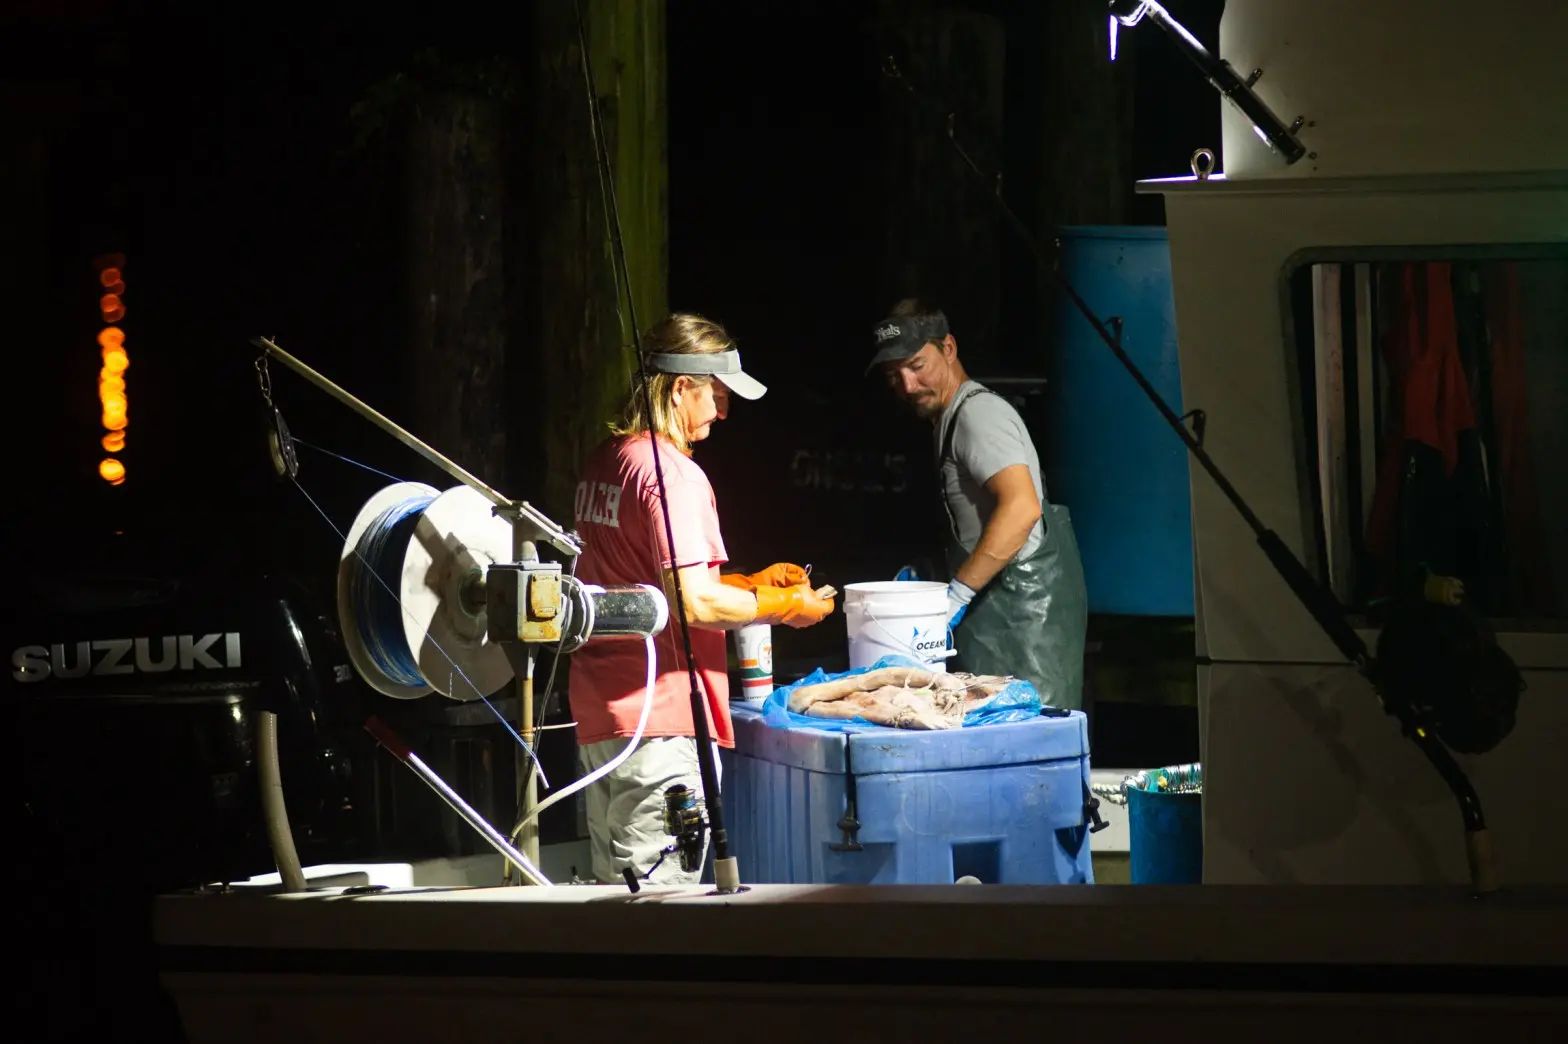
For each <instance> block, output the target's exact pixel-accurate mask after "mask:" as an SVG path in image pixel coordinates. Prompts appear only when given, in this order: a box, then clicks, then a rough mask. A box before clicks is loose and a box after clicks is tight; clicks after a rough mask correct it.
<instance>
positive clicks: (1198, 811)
mask: <svg viewBox="0 0 1568 1044" xmlns="http://www.w3.org/2000/svg"><path fill="white" fill-rule="evenodd" d="M1127 833H1128V855H1129V860H1128V861H1129V863H1130V864H1131V866H1130V871H1131V879H1132V883H1133V884H1202V883H1203V795H1202V794H1163V793H1160V792H1159V791H1149V790H1140V789H1138V788H1136V787H1129V788H1127Z"/></svg>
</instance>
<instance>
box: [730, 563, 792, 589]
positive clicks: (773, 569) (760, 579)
mask: <svg viewBox="0 0 1568 1044" xmlns="http://www.w3.org/2000/svg"><path fill="white" fill-rule="evenodd" d="M810 580H811V573H810V571H809V570H807V569H806V568H805V567H804V566H798V565H795V564H794V563H793V562H774V563H773V564H772V565H770V566H768V568H766V569H763V570H760V571H758V572H755V573H726V574H724V575H722V576H720V577H719V583H721V584H724V585H726V586H728V587H737V588H739V589H740V590H742V591H755V590H756V589H757V588H759V587H796V586H798V585H800V584H804V583H809V582H810Z"/></svg>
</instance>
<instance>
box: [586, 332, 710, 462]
mask: <svg viewBox="0 0 1568 1044" xmlns="http://www.w3.org/2000/svg"><path fill="white" fill-rule="evenodd" d="M734 347H735V342H734V341H732V340H730V335H729V334H728V333H726V332H725V330H724V327H722V326H720V325H719V324H718V323H716V322H714V321H713V320H711V319H704V318H703V317H702V316H700V315H692V314H690V313H688V312H676V313H675V314H674V315H671V316H668V317H667V318H665V319H663V320H661V321H660V322H658V323H656V324H655V325H654V326H653V327H652V328H651V329H650V330H649V331H648V332H647V333H646V334H645V335H644V336H643V350H644V351H647V352H656V353H659V354H662V355H711V354H714V353H716V352H727V351H729V350H730V349H732V348H734ZM685 376H686V379H687V380H688V381H690V382H691V383H692V384H694V385H699V386H700V385H704V384H707V383H709V382H710V381H712V380H713V378H712V377H705V376H698V375H685ZM679 379H680V376H679V375H676V374H673V373H651V374H649V375H648V398H650V399H652V400H653V416H652V417H651V418H650V417H649V415H648V408H647V404H646V403H645V402H644V400H643V394H642V388H641V387H633V388H632V389H631V392H630V393H629V394H628V395H627V397H626V402H625V404H624V405H622V406H621V411H620V414H619V415H618V416H617V417H616V419H615V420H614V421H612V422H611V424H610V431H611V433H613V434H615V435H640V434H642V433H643V432H645V431H652V432H655V433H657V434H658V435H660V436H662V437H664V438H665V439H668V440H669V441H670V442H671V443H672V444H673V445H674V446H675V448H676V449H678V450H680V451H681V452H682V453H689V452H690V451H691V433H690V432H688V431H686V429H685V426H684V425H683V424H681V421H680V417H679V416H677V415H676V413H675V382H676V381H677V380H679Z"/></svg>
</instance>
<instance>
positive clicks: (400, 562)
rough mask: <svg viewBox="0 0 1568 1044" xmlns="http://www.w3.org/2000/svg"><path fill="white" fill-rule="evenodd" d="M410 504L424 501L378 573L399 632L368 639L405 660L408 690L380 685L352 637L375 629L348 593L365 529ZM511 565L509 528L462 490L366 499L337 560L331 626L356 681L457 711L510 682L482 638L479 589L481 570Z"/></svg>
mask: <svg viewBox="0 0 1568 1044" xmlns="http://www.w3.org/2000/svg"><path fill="white" fill-rule="evenodd" d="M414 498H433V499H431V500H430V503H429V504H428V505H427V506H426V507H425V508H424V509H423V510H422V511H421V512H419V518H418V521H417V522H416V523H414V528H413V533H412V536H411V537H410V538H409V539H408V541H407V543H406V544H405V545H404V546H403V547H401V548H390V547H389V548H386V549H385V551H386V554H385V555H384V556H383V559H382V561H383V562H384V563H388V564H390V568H385V567H384V568H383V569H382V572H381V579H382V580H383V581H385V583H386V585H387V586H388V587H390V588H391V589H392V592H394V593H395V595H396V597H397V601H398V603H399V605H400V606H401V612H400V613H399V614H398V616H399V618H400V620H401V627H402V629H401V633H400V634H377V635H376V637H377V638H378V640H379V643H380V644H382V645H383V646H385V647H387V648H389V649H390V650H392V652H393V653H394V654H395V655H397V656H399V658H404V657H406V656H411V657H412V662H413V663H415V664H417V667H418V673H419V675H420V677H421V678H422V680H423V681H422V684H418V685H409V684H406V682H400V681H397V680H394V679H393V678H391V677H389V676H388V674H387V672H386V671H385V670H383V669H382V668H381V667H379V666H378V665H377V663H376V660H375V658H374V657H373V656H372V655H371V652H370V650H369V649H368V648H367V647H366V643H365V638H364V633H363V632H362V630H361V628H362V626H365V625H366V623H367V621H368V623H369V624H376V622H377V621H376V620H375V618H374V617H372V616H370V614H367V612H366V610H367V608H368V606H367V604H366V600H365V599H364V596H363V588H364V586H365V585H364V584H363V583H361V584H359V585H358V586H359V587H360V588H361V590H360V591H356V578H357V574H358V573H359V572H360V571H361V570H364V569H367V568H368V566H367V565H366V563H365V562H364V561H362V560H361V558H360V556H361V555H363V554H366V545H367V542H368V541H369V539H370V538H371V537H372V536H374V534H373V532H372V527H374V526H378V525H380V524H381V523H382V521H383V519H384V516H386V515H387V513H388V511H390V510H391V509H393V508H395V507H396V506H397V505H399V504H403V503H405V502H408V501H410V500H412V499H414ZM367 557H368V555H367ZM511 560H512V527H511V526H510V525H509V524H508V523H507V522H506V521H505V520H504V519H501V518H498V517H496V515H495V513H494V511H493V509H492V506H491V504H490V502H489V501H488V500H486V499H485V498H484V497H482V496H481V495H479V494H478V493H476V492H474V491H473V490H472V489H470V488H469V487H467V486H454V487H453V488H451V489H449V490H447V491H446V492H444V493H438V491H437V490H435V489H434V488H432V487H430V486H427V485H425V484H424V483H422V482H399V483H397V484H396V485H392V486H388V487H387V488H385V489H383V490H381V491H380V492H378V493H377V494H376V495H375V496H373V497H371V498H370V499H369V500H367V501H366V502H365V505H364V506H363V507H362V508H360V509H359V514H358V515H357V516H356V517H355V518H354V524H353V525H352V526H350V527H349V530H348V535H347V538H346V539H345V540H344V542H343V549H342V552H341V553H340V554H339V556H338V591H337V595H338V620H339V622H340V625H341V629H342V632H343V641H344V644H345V645H346V646H347V647H348V654H349V660H350V661H351V662H352V663H353V665H354V669H355V670H356V671H358V672H359V676H360V677H361V678H363V679H365V683H366V684H367V685H369V686H370V687H371V688H373V689H375V690H376V691H377V692H380V693H382V694H384V695H386V696H392V697H394V698H396V699H405V700H406V699H418V698H419V697H421V696H425V695H427V694H428V693H430V692H431V691H432V690H434V691H436V692H439V693H441V694H442V695H444V696H448V697H451V698H452V699H455V700H462V701H465V702H466V701H469V700H475V699H478V698H480V697H481V696H490V695H491V694H493V693H495V692H496V691H497V690H499V689H500V688H501V687H502V686H503V685H505V684H506V683H507V682H508V681H511V680H512V678H513V673H512V667H511V664H510V663H509V662H508V661H507V658H506V652H505V650H504V649H502V647H501V646H500V645H498V644H496V643H494V642H492V641H490V639H489V636H488V633H487V620H486V614H485V610H484V598H483V588H482V586H480V585H479V581H482V580H483V578H484V574H485V570H486V569H488V568H489V566H491V565H492V564H494V563H496V562H510V561H511ZM359 579H361V580H363V579H364V578H359ZM369 583H370V584H372V585H374V586H375V587H377V588H379V587H380V585H379V584H375V581H374V580H371V581H369ZM465 592H466V593H467V594H468V595H469V597H466V598H465ZM382 593H383V594H384V593H385V591H383V592H382ZM475 595H477V596H478V597H477V599H476V598H475V597H474V596H475ZM398 643H401V645H399V644H398ZM448 657H450V659H448Z"/></svg>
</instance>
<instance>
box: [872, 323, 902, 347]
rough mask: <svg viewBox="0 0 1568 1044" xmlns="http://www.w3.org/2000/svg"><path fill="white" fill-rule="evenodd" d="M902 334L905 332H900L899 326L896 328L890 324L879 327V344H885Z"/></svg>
mask: <svg viewBox="0 0 1568 1044" xmlns="http://www.w3.org/2000/svg"><path fill="white" fill-rule="evenodd" d="M901 333H903V331H902V330H900V329H899V328H898V327H897V326H894V325H893V324H892V323H888V324H887V325H886V326H879V327H877V343H878V344H885V343H887V342H888V341H891V340H892V339H893V338H895V337H897V336H898V335H899V334H901Z"/></svg>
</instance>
